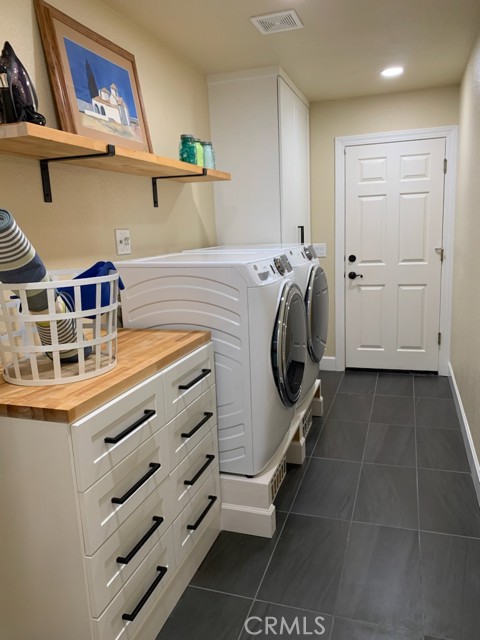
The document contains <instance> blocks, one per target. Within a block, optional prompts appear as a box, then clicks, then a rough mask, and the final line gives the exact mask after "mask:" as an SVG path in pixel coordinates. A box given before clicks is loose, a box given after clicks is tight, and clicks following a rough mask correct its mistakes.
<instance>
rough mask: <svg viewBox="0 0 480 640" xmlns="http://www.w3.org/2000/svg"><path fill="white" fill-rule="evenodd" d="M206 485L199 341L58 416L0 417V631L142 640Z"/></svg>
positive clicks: (211, 423)
mask: <svg viewBox="0 0 480 640" xmlns="http://www.w3.org/2000/svg"><path fill="white" fill-rule="evenodd" d="M64 389H65V392H66V393H68V385H65V387H64ZM27 393H28V391H27ZM219 489H220V482H219V472H218V444H217V429H216V399H215V378H214V368H213V350H212V345H211V343H207V344H205V345H204V346H201V347H200V348H197V349H195V350H193V351H191V352H190V353H188V354H187V355H184V356H183V357H181V358H180V359H178V360H176V361H175V362H173V363H172V364H170V365H169V366H167V367H165V368H164V369H162V370H161V371H159V372H158V373H155V374H154V375H150V377H148V378H147V379H145V380H143V381H142V382H140V383H138V384H136V385H135V386H133V387H131V388H129V389H127V390H126V391H124V392H123V393H121V394H120V395H118V396H117V397H114V398H112V399H111V400H110V401H108V402H106V403H104V404H103V405H102V406H99V407H97V408H96V409H94V410H93V411H91V412H90V413H89V414H87V415H85V416H83V417H81V418H80V419H78V420H74V421H72V422H70V423H62V422H52V421H47V420H36V419H23V418H10V417H2V423H1V425H0V510H1V516H2V526H1V527H0V545H1V548H2V550H3V553H2V561H1V566H0V571H1V574H2V580H1V581H0V585H1V587H0V590H1V591H0V638H2V640H37V639H39V640H40V639H42V640H43V639H44V638H45V640H46V639H47V638H48V640H65V639H66V638H68V640H116V639H117V638H120V637H121V638H122V639H124V638H125V639H128V640H133V639H134V638H135V639H138V640H140V639H141V640H154V638H155V637H156V635H157V633H158V632H159V631H160V628H161V626H162V624H163V622H164V621H165V619H166V617H167V616H168V614H169V612H170V611H171V609H172V608H173V606H174V605H175V602H176V600H177V599H178V597H179V596H180V595H181V593H182V591H183V590H184V588H185V587H186V586H187V584H188V582H189V580H190V579H191V577H192V575H193V573H194V572H195V570H196V569H197V568H198V566H199V565H200V563H201V561H202V559H203V557H204V556H205V553H206V552H207V551H208V548H209V547H210V545H211V544H212V542H213V540H214V539H215V537H216V536H217V535H218V532H219V529H220V516H219V513H220V502H221V500H220V493H219Z"/></svg>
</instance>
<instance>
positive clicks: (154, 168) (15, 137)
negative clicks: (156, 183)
mask: <svg viewBox="0 0 480 640" xmlns="http://www.w3.org/2000/svg"><path fill="white" fill-rule="evenodd" d="M105 148H106V144H105V143H104V142H103V141H101V140H95V139H93V138H88V137H85V136H80V135H77V134H75V133H69V132H67V131H60V130H58V129H51V128H49V127H41V126H39V125H36V124H31V123H28V122H19V123H14V124H2V125H0V153H5V154H12V155H18V156H22V157H28V158H34V159H37V160H41V159H47V160H48V159H51V158H62V157H65V159H66V160H67V159H68V156H73V155H87V154H91V153H97V152H98V153H101V152H102V151H105ZM69 164H72V165H75V166H81V167H86V168H93V169H101V170H103V171H113V172H119V173H126V174H131V175H138V176H144V177H150V178H153V177H159V176H161V177H169V175H172V176H179V175H183V174H185V178H180V180H182V181H184V182H198V181H204V180H205V181H207V182H210V181H214V180H230V179H231V177H230V174H228V173H225V172H222V171H217V170H213V169H209V170H208V173H207V176H204V175H203V167H200V166H198V165H192V164H188V163H186V162H181V161H180V160H175V159H172V158H165V157H163V156H157V155H155V154H153V153H148V152H146V151H136V150H134V149H128V148H126V147H121V146H116V147H115V155H114V156H112V157H109V158H88V159H82V158H79V159H77V160H72V161H69ZM192 173H193V174H194V175H191V174H192ZM174 179H175V180H179V178H178V177H177V178H174Z"/></svg>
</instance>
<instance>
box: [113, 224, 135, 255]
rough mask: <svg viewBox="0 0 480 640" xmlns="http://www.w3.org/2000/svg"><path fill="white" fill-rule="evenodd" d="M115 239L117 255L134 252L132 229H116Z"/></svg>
mask: <svg viewBox="0 0 480 640" xmlns="http://www.w3.org/2000/svg"><path fill="white" fill-rule="evenodd" d="M115 241H116V244H117V256H122V255H125V254H128V253H132V245H131V244H130V229H115Z"/></svg>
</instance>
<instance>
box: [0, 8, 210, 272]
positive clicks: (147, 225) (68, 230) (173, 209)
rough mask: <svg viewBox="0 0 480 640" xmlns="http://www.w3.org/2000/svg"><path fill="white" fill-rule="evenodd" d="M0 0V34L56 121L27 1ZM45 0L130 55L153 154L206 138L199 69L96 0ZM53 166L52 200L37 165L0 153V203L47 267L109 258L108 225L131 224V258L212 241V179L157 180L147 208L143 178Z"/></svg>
mask: <svg viewBox="0 0 480 640" xmlns="http://www.w3.org/2000/svg"><path fill="white" fill-rule="evenodd" d="M1 2H2V5H3V9H4V11H2V36H3V37H4V38H5V39H8V40H9V42H10V43H11V44H12V46H13V47H14V49H15V52H16V53H17V55H18V56H19V58H20V59H21V61H22V63H23V64H24V66H25V67H26V68H27V70H28V72H29V74H30V75H31V78H32V81H33V83H34V85H35V87H36V89H37V93H38V96H39V111H40V112H41V113H43V114H44V115H45V116H46V117H47V125H48V126H50V127H54V128H57V121H56V118H55V110H54V104H53V100H52V94H51V90H50V87H49V83H48V76H47V71H46V64H45V59H44V56H43V50H42V46H41V40H40V35H39V32H38V27H37V22H36V17H35V12H34V9H33V3H32V0H18V1H17V2H16V3H15V6H13V5H11V4H8V5H7V2H6V0H1ZM49 2H50V4H52V5H55V6H57V7H58V8H59V9H60V10H62V11H63V12H64V13H66V14H68V15H69V16H71V17H73V18H75V19H76V20H78V21H79V22H81V23H82V24H84V25H86V26H88V27H90V28H91V29H93V30H94V31H97V32H99V33H101V34H102V35H103V36H105V37H106V38H108V39H110V40H111V41H113V42H115V43H116V44H118V45H119V46H121V47H123V48H124V49H126V50H127V51H130V52H131V53H133V54H134V56H135V60H136V64H137V70H138V74H139V79H140V86H141V90H142V94H143V100H144V104H145V110H146V116H147V122H148V125H149V129H150V134H151V138H152V144H153V148H154V152H155V153H157V154H158V155H163V156H167V157H173V158H177V157H178V156H177V154H178V141H179V138H180V134H181V133H185V132H193V133H195V134H197V135H198V136H199V137H201V138H207V139H208V138H209V119H208V96H207V87H206V81H205V77H204V76H203V75H202V74H200V73H198V72H197V71H196V70H195V69H194V68H193V67H192V66H191V65H189V64H188V63H186V62H184V61H183V60H182V59H180V58H179V57H178V56H176V55H175V54H174V53H173V52H171V51H169V50H168V49H166V48H165V47H163V46H162V44H161V43H159V42H158V41H157V40H155V39H154V38H153V37H152V36H150V35H149V34H147V33H146V32H144V31H142V30H141V29H139V28H138V27H136V26H135V25H133V24H132V23H130V22H128V21H127V20H125V19H124V18H122V17H121V16H120V15H118V14H117V13H116V12H114V11H112V10H111V9H109V8H108V7H106V6H105V5H104V4H103V3H101V2H99V1H97V0H82V2H76V1H75V0H49ZM105 162H106V163H108V159H106V160H105ZM50 173H51V181H52V190H53V203H52V204H45V203H44V202H43V197H42V191H41V182H40V173H39V168H38V163H37V162H36V161H33V160H27V159H18V158H14V157H13V156H0V176H1V177H0V186H1V189H0V208H4V209H8V210H9V211H10V212H11V213H12V214H13V215H14V217H15V219H16V220H17V222H18V223H19V225H20V226H21V228H22V229H23V231H24V232H25V233H26V234H27V236H28V237H29V239H30V240H31V242H32V244H34V246H35V248H36V249H37V251H38V253H39V254H40V255H41V257H42V258H43V260H44V262H45V263H46V265H47V267H50V268H58V267H64V266H67V267H69V266H88V265H89V264H91V263H92V262H93V261H96V260H99V259H112V258H115V257H116V253H115V241H114V229H115V228H129V229H130V231H131V239H132V246H133V250H134V253H133V257H135V256H142V255H149V254H154V253H161V252H166V251H174V250H177V249H181V248H185V247H194V246H201V245H207V244H214V243H215V240H216V238H215V221H214V208H213V189H212V185H209V184H203V185H202V184H192V185H190V184H188V185H180V184H175V183H173V182H169V181H162V182H161V183H159V199H160V206H159V208H158V209H154V208H153V204H152V192H151V181H150V180H149V179H148V178H139V177H136V176H130V175H121V174H115V173H110V172H107V171H95V170H87V169H80V168H77V167H71V166H70V167H68V166H66V165H63V164H60V163H59V164H55V165H52V166H51V171H50Z"/></svg>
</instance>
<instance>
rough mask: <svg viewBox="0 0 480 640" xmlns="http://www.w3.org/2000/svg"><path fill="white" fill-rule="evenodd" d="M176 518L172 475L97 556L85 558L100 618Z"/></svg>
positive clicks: (94, 611) (95, 614) (94, 610)
mask: <svg viewBox="0 0 480 640" xmlns="http://www.w3.org/2000/svg"><path fill="white" fill-rule="evenodd" d="M171 522H172V509H171V491H170V478H166V479H165V480H164V481H163V482H162V484H161V485H160V486H159V487H158V489H155V490H154V491H152V493H151V494H150V495H149V496H148V497H147V498H146V499H145V500H144V501H143V502H142V504H141V505H140V506H139V507H138V508H137V509H135V511H134V512H133V513H132V515H131V516H129V517H128V518H127V519H126V520H125V522H124V523H123V524H122V525H121V526H120V527H119V528H118V529H117V530H116V531H115V532H114V533H113V534H112V535H111V536H110V537H109V538H108V540H107V541H106V542H105V543H104V544H103V545H102V546H101V547H100V549H99V550H98V551H97V552H96V553H95V555H93V556H87V557H86V558H85V567H86V573H87V580H88V585H89V591H90V604H91V609H92V615H93V617H94V618H98V617H99V616H100V615H101V613H102V611H103V610H104V609H105V608H106V606H107V605H108V604H109V602H111V601H112V599H113V598H114V597H115V596H116V594H117V593H118V592H119V591H120V589H121V588H122V587H123V586H124V584H125V583H126V582H127V580H128V579H129V578H130V576H131V575H132V574H133V573H134V571H135V570H136V569H137V567H138V566H139V565H140V564H141V562H142V561H143V560H144V559H145V557H146V556H147V555H148V553H149V552H150V551H151V550H152V549H153V547H154V546H155V544H156V543H157V542H158V541H159V539H160V538H161V537H162V536H163V535H164V534H165V532H166V531H167V529H168V528H169V526H170V525H171Z"/></svg>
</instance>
